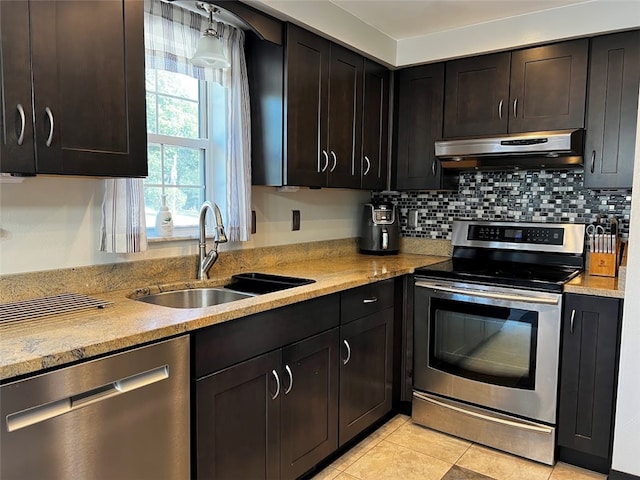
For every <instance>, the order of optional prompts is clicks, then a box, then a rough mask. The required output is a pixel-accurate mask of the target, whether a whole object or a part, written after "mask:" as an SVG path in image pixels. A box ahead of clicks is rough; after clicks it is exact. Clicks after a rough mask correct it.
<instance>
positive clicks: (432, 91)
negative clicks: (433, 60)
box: [394, 63, 444, 190]
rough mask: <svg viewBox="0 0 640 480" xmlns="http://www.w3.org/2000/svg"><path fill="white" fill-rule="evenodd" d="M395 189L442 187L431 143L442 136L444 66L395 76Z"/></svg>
mask: <svg viewBox="0 0 640 480" xmlns="http://www.w3.org/2000/svg"><path fill="white" fill-rule="evenodd" d="M397 79H398V82H397V84H398V86H397V91H396V98H397V100H396V101H397V121H396V122H395V125H396V126H395V128H396V138H397V142H395V145H396V171H395V182H394V184H395V188H396V189H398V190H428V189H438V188H440V187H441V176H442V175H441V174H442V172H441V168H440V162H439V161H438V160H437V159H436V158H435V146H434V142H435V141H436V140H437V139H439V138H440V137H441V136H442V108H443V107H442V105H443V97H444V92H443V89H444V65H443V64H442V63H437V64H433V65H425V66H420V67H412V68H408V69H405V70H400V71H399V73H398V77H397Z"/></svg>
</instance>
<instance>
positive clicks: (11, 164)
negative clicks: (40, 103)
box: [0, 1, 36, 175]
mask: <svg viewBox="0 0 640 480" xmlns="http://www.w3.org/2000/svg"><path fill="white" fill-rule="evenodd" d="M0 42H1V43H0V70H1V73H2V78H1V84H2V88H0V107H1V108H2V111H1V112H0V171H1V172H5V173H19V174H23V175H33V174H35V169H36V163H35V160H34V151H33V109H32V105H31V65H30V63H29V57H30V54H31V52H30V43H29V42H30V40H29V4H28V3H27V2H26V1H24V2H5V1H3V2H0Z"/></svg>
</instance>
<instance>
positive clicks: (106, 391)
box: [7, 365, 169, 432]
mask: <svg viewBox="0 0 640 480" xmlns="http://www.w3.org/2000/svg"><path fill="white" fill-rule="evenodd" d="M167 378H169V366H168V365H163V366H161V367H157V368H154V369H152V370H148V371H146V372H141V373H137V374H135V375H131V376H130V377H125V378H122V379H120V380H116V381H115V382H112V383H108V384H106V385H103V386H101V387H98V388H94V389H91V390H87V391H86V392H82V393H79V394H77V395H73V396H71V397H67V398H63V399H61V400H56V401H53V402H49V403H45V404H43V405H38V406H36V407H31V408H27V409H25V410H21V411H19V412H15V413H10V414H9V415H7V431H8V432H14V431H16V430H20V429H21V428H25V427H28V426H30V425H34V424H36V423H40V422H44V421H45V420H49V419H51V418H54V417H57V416H59V415H64V414H66V413H69V412H73V411H74V410H78V409H79V408H83V407H86V406H88V405H92V404H94V403H97V402H101V401H103V400H106V399H108V398H112V397H115V396H117V395H122V394H123V393H127V392H131V391H133V390H137V389H139V388H143V387H146V386H147V385H151V384H153V383H156V382H159V381H161V380H165V379H167Z"/></svg>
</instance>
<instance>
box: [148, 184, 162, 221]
mask: <svg viewBox="0 0 640 480" xmlns="http://www.w3.org/2000/svg"><path fill="white" fill-rule="evenodd" d="M160 205H162V188H161V187H144V207H145V208H144V210H145V220H146V221H147V228H154V227H155V224H156V214H157V213H158V210H160Z"/></svg>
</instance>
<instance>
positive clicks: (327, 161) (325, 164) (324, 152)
mask: <svg viewBox="0 0 640 480" xmlns="http://www.w3.org/2000/svg"><path fill="white" fill-rule="evenodd" d="M322 155H324V167H322V169H320V170H318V171H319V172H324V171H325V170H326V169H327V167H328V166H329V155H327V151H326V150H322ZM319 165H320V159H318V166H319ZM318 168H319V167H318Z"/></svg>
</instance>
